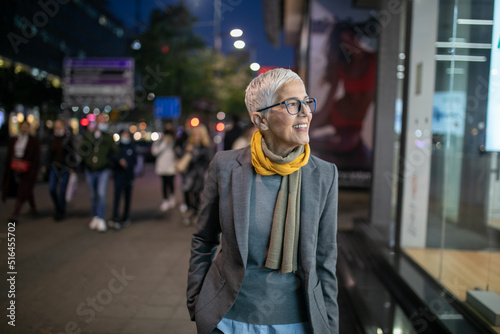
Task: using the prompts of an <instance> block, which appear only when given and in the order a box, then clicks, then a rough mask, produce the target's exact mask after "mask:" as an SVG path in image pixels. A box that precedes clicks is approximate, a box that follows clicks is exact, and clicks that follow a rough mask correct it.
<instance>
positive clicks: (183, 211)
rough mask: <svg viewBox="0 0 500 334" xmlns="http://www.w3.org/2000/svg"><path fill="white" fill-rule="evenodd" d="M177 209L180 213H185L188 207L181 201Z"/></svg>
mask: <svg viewBox="0 0 500 334" xmlns="http://www.w3.org/2000/svg"><path fill="white" fill-rule="evenodd" d="M179 210H180V211H181V213H186V212H187V210H188V207H187V205H186V204H184V203H182V204H181V205H179Z"/></svg>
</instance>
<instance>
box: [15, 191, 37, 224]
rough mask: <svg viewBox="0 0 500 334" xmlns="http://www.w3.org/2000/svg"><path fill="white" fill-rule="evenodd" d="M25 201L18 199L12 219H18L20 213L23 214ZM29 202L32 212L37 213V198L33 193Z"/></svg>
mask: <svg viewBox="0 0 500 334" xmlns="http://www.w3.org/2000/svg"><path fill="white" fill-rule="evenodd" d="M24 202H25V200H24V199H19V197H18V198H16V204H14V212H13V213H12V218H14V219H17V216H18V215H19V212H21V208H22V207H23V204H24ZM28 202H29V204H30V207H31V210H32V211H33V212H36V204H35V196H34V195H33V192H31V194H30V197H29V198H28Z"/></svg>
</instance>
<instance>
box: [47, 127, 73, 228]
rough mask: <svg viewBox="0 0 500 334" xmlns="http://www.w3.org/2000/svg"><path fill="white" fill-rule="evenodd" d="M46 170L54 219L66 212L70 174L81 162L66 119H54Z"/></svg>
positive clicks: (56, 219)
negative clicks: (67, 130) (67, 128)
mask: <svg viewBox="0 0 500 334" xmlns="http://www.w3.org/2000/svg"><path fill="white" fill-rule="evenodd" d="M48 147H49V150H48V158H47V167H46V170H47V171H48V173H49V192H50V197H51V198H52V202H53V203H54V220H55V221H60V220H62V219H64V216H65V214H66V190H67V188H68V181H69V176H70V174H71V173H75V170H74V169H75V168H76V166H77V165H78V163H79V161H78V160H79V159H78V155H77V154H76V146H75V144H74V139H73V136H71V135H70V134H68V133H67V132H66V124H65V122H64V120H62V119H57V120H55V121H54V133H53V135H52V137H51V138H50V141H49V145H48Z"/></svg>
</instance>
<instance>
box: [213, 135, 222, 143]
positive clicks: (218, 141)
mask: <svg viewBox="0 0 500 334" xmlns="http://www.w3.org/2000/svg"><path fill="white" fill-rule="evenodd" d="M221 142H222V137H221V136H220V135H216V136H215V137H214V143H216V144H220V143H221Z"/></svg>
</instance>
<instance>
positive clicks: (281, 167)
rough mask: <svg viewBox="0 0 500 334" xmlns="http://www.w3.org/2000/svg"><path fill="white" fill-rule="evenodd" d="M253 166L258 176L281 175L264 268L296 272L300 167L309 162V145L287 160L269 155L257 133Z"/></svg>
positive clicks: (253, 142) (255, 135) (253, 141)
mask: <svg viewBox="0 0 500 334" xmlns="http://www.w3.org/2000/svg"><path fill="white" fill-rule="evenodd" d="M251 150H252V165H253V166H254V167H255V171H256V172H257V173H259V174H260V175H273V174H279V175H281V176H282V178H281V185H280V190H279V192H278V196H277V198H276V204H275V206H274V213H273V224H272V227H271V236H270V242H269V249H268V253H267V258H266V264H265V266H266V268H269V269H281V273H282V274H287V273H291V272H295V271H296V270H297V262H298V260H297V259H298V248H299V247H298V246H299V232H300V193H301V183H302V171H301V169H300V168H301V167H302V166H304V165H306V164H307V162H308V161H309V155H310V150H309V145H305V146H300V147H298V148H297V149H296V150H295V151H293V152H292V153H290V154H289V155H288V156H287V157H285V158H282V157H279V156H277V155H276V154H274V153H273V152H271V151H270V150H269V149H268V148H267V145H266V142H265V141H264V140H263V138H262V134H261V133H260V132H259V131H256V132H255V133H254V135H253V137H252V143H251Z"/></svg>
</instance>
